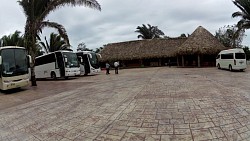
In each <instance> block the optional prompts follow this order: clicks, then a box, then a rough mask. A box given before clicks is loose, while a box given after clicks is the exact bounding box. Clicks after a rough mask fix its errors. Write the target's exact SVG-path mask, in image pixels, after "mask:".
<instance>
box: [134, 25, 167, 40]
mask: <svg viewBox="0 0 250 141" xmlns="http://www.w3.org/2000/svg"><path fill="white" fill-rule="evenodd" d="M147 25H148V27H147V26H146V25H145V24H142V26H137V28H136V29H137V30H136V31H135V32H138V33H140V34H139V35H138V36H137V37H138V38H142V39H153V38H160V36H161V35H164V33H163V32H162V31H161V30H160V29H158V27H157V26H151V25H150V24H147Z"/></svg>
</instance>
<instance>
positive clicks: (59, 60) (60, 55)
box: [56, 52, 65, 77]
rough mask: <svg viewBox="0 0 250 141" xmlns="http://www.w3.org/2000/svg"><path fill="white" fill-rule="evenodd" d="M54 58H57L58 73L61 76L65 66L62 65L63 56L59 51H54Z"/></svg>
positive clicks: (63, 74)
mask: <svg viewBox="0 0 250 141" xmlns="http://www.w3.org/2000/svg"><path fill="white" fill-rule="evenodd" d="M56 60H57V64H58V68H59V70H60V74H61V77H64V76H65V67H64V65H65V64H64V61H63V60H64V58H63V56H62V53H61V52H56Z"/></svg>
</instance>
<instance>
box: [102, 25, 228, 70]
mask: <svg viewBox="0 0 250 141" xmlns="http://www.w3.org/2000/svg"><path fill="white" fill-rule="evenodd" d="M223 49H225V47H224V46H223V45H222V44H221V43H220V42H219V41H218V40H217V39H216V38H215V37H214V36H213V35H212V34H211V33H210V32H209V31H207V30H206V29H205V28H203V27H201V26H199V27H198V28H197V29H196V30H195V31H194V32H193V33H192V34H191V35H190V36H189V37H187V38H186V37H185V38H168V39H147V40H136V41H128V42H120V43H111V44H107V45H105V46H104V49H103V50H102V51H101V55H102V61H103V62H106V61H111V62H112V61H117V60H119V61H121V62H122V63H123V64H125V65H124V66H162V65H165V64H166V63H168V64H169V62H170V61H171V62H174V64H176V65H178V66H198V67H200V66H214V65H215V56H216V55H217V53H218V52H219V51H221V50H223Z"/></svg>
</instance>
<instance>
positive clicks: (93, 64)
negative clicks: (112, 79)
mask: <svg viewBox="0 0 250 141" xmlns="http://www.w3.org/2000/svg"><path fill="white" fill-rule="evenodd" d="M76 55H77V56H78V59H82V62H81V63H80V70H81V75H88V74H97V73H99V72H101V67H100V64H99V60H98V57H99V58H100V57H101V55H100V54H98V53H94V52H91V51H79V52H77V53H76ZM79 62H80V61H79Z"/></svg>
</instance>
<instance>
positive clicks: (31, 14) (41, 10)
mask: <svg viewBox="0 0 250 141" xmlns="http://www.w3.org/2000/svg"><path fill="white" fill-rule="evenodd" d="M18 2H19V4H20V6H21V7H22V8H23V11H24V14H25V16H26V25H25V38H26V47H27V49H28V52H29V54H30V55H31V56H32V59H33V61H34V60H35V52H36V51H37V46H36V38H37V36H38V33H40V32H41V31H42V30H43V28H45V27H51V28H55V29H57V30H58V32H59V34H60V35H61V36H62V37H63V38H64V40H65V41H66V43H67V44H69V39H68V36H67V33H66V30H65V28H64V27H63V26H62V25H60V24H58V23H55V22H50V21H48V20H45V19H46V17H48V15H49V14H50V13H51V12H52V11H55V10H56V9H58V8H61V7H63V6H65V5H69V6H86V7H90V8H94V9H97V10H101V6H100V4H99V3H98V2H97V1H96V0H19V1H18ZM31 80H32V86H36V80H35V72H34V64H33V65H31Z"/></svg>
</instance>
